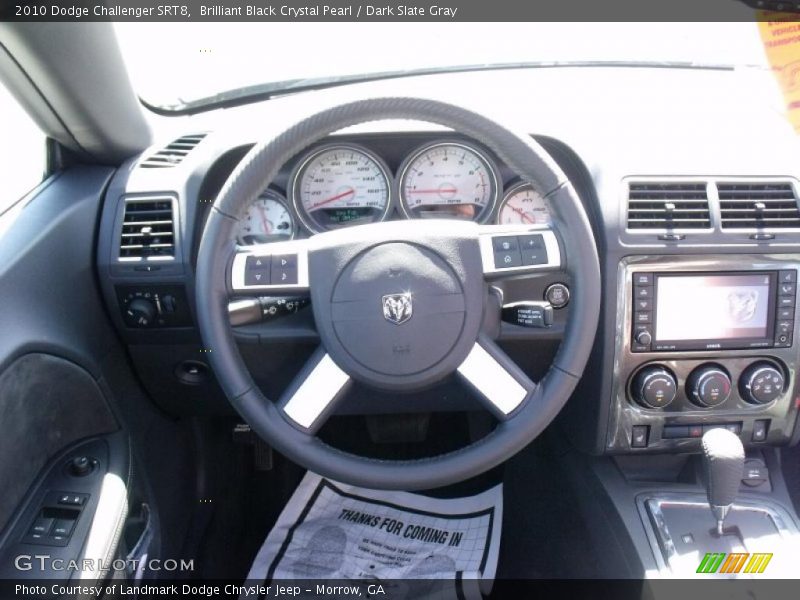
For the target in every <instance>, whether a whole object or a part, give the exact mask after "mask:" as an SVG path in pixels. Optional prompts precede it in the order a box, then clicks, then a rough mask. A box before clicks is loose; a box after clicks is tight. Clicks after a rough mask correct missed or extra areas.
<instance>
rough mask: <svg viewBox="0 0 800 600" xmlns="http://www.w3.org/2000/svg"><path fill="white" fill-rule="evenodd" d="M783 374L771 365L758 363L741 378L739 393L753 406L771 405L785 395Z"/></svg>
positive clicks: (746, 370) (749, 368)
mask: <svg viewBox="0 0 800 600" xmlns="http://www.w3.org/2000/svg"><path fill="white" fill-rule="evenodd" d="M784 384H785V380H784V377H783V373H782V372H781V371H780V369H778V368H777V367H775V366H774V365H772V364H771V363H767V362H762V363H756V364H754V365H752V366H750V367H748V368H747V369H745V371H744V373H742V376H741V377H740V378H739V393H740V394H741V396H742V398H744V399H745V400H747V401H748V402H750V403H751V404H769V403H770V402H772V401H773V400H777V399H778V398H780V397H781V396H782V395H783V387H784Z"/></svg>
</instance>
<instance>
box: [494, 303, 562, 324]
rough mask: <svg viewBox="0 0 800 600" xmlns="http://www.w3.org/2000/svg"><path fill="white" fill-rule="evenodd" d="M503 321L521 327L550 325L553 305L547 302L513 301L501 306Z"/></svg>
mask: <svg viewBox="0 0 800 600" xmlns="http://www.w3.org/2000/svg"><path fill="white" fill-rule="evenodd" d="M503 321H505V322H506V323H512V324H514V325H519V326H521V327H550V326H551V325H552V324H553V307H552V306H550V303H549V302H515V303H513V304H507V305H505V306H504V307H503Z"/></svg>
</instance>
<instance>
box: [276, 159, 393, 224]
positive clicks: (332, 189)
mask: <svg viewBox="0 0 800 600" xmlns="http://www.w3.org/2000/svg"><path fill="white" fill-rule="evenodd" d="M292 181H293V183H292V198H293V200H294V205H295V207H296V208H297V213H298V214H299V215H300V218H301V220H302V221H303V223H304V224H305V226H306V227H308V228H309V229H310V230H312V231H317V232H318V231H324V230H327V229H336V228H339V227H346V226H348V225H360V224H363V223H373V222H375V221H382V220H383V218H384V217H385V216H386V213H387V212H388V211H389V196H390V189H391V186H390V184H389V175H388V170H387V169H386V167H385V166H384V164H383V162H382V161H381V160H380V159H379V158H378V157H377V156H376V155H374V154H373V153H372V152H370V151H368V150H367V149H366V148H362V147H360V146H354V145H344V144H339V145H335V146H326V147H324V148H320V149H318V150H316V151H314V152H313V153H311V154H310V155H309V156H308V157H306V158H305V159H304V160H302V161H301V162H300V164H299V167H298V168H297V169H296V170H295V173H294V177H293V179H292Z"/></svg>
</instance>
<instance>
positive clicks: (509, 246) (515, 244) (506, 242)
mask: <svg viewBox="0 0 800 600" xmlns="http://www.w3.org/2000/svg"><path fill="white" fill-rule="evenodd" d="M492 247H493V248H494V251H495V252H511V251H513V250H519V241H518V240H517V238H516V237H515V236H502V237H493V238H492Z"/></svg>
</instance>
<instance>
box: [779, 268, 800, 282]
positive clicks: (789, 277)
mask: <svg viewBox="0 0 800 600" xmlns="http://www.w3.org/2000/svg"><path fill="white" fill-rule="evenodd" d="M778 279H779V281H780V282H781V283H797V271H796V270H795V269H789V270H787V271H781V272H780V276H779V277H778Z"/></svg>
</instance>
